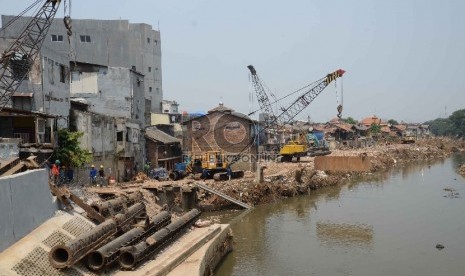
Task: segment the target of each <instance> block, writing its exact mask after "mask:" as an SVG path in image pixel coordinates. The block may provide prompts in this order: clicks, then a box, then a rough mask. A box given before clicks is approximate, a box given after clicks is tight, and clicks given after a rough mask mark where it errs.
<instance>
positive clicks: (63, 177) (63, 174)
mask: <svg viewBox="0 0 465 276" xmlns="http://www.w3.org/2000/svg"><path fill="white" fill-rule="evenodd" d="M65 182H66V166H61V169H60V180H59V181H58V186H61V185H63V184H64V183H65Z"/></svg>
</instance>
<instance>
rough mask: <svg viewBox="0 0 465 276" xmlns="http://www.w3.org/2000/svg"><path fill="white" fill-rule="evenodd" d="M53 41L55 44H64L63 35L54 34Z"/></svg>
mask: <svg viewBox="0 0 465 276" xmlns="http://www.w3.org/2000/svg"><path fill="white" fill-rule="evenodd" d="M52 41H54V42H63V36H62V35H56V34H52Z"/></svg>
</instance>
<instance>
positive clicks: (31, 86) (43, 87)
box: [0, 21, 70, 128]
mask: <svg viewBox="0 0 465 276" xmlns="http://www.w3.org/2000/svg"><path fill="white" fill-rule="evenodd" d="M3 22H5V21H3ZM14 26H15V24H13V25H12V26H10V27H14ZM13 29H14V28H13ZM8 30H9V29H8ZM13 35H14V33H11V34H9V33H8V32H2V37H0V52H3V51H4V50H5V49H7V48H8V47H9V46H10V44H11V43H13V41H14V39H15V36H13ZM69 91H70V78H69V58H68V56H66V55H64V54H62V53H59V52H57V51H55V50H54V49H53V48H50V47H47V46H45V45H44V46H43V47H42V50H41V53H40V54H39V55H38V57H37V59H36V60H35V61H34V64H33V65H32V68H31V71H30V73H29V75H28V79H25V80H23V82H22V83H21V85H20V86H19V87H18V89H17V92H18V94H20V95H26V94H28V93H32V97H28V96H27V97H25V98H24V97H23V96H21V98H24V99H28V101H29V99H30V100H31V104H27V105H21V106H22V107H27V110H30V111H38V112H45V113H47V114H52V115H57V116H59V118H60V119H59V120H58V121H57V124H58V126H59V127H63V128H65V127H68V117H69V108H70V103H69V98H70V92H69Z"/></svg>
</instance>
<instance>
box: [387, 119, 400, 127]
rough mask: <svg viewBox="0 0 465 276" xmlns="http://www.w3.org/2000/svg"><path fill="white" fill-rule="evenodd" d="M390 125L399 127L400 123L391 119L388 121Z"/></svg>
mask: <svg viewBox="0 0 465 276" xmlns="http://www.w3.org/2000/svg"><path fill="white" fill-rule="evenodd" d="M388 124H390V125H393V126H395V125H398V124H399V123H398V122H397V121H396V120H394V119H390V120H389V121H388Z"/></svg>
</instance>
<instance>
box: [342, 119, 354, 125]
mask: <svg viewBox="0 0 465 276" xmlns="http://www.w3.org/2000/svg"><path fill="white" fill-rule="evenodd" d="M342 121H343V122H344V123H346V124H352V125H355V124H357V121H356V120H355V119H354V118H352V117H347V118H345V119H342Z"/></svg>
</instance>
